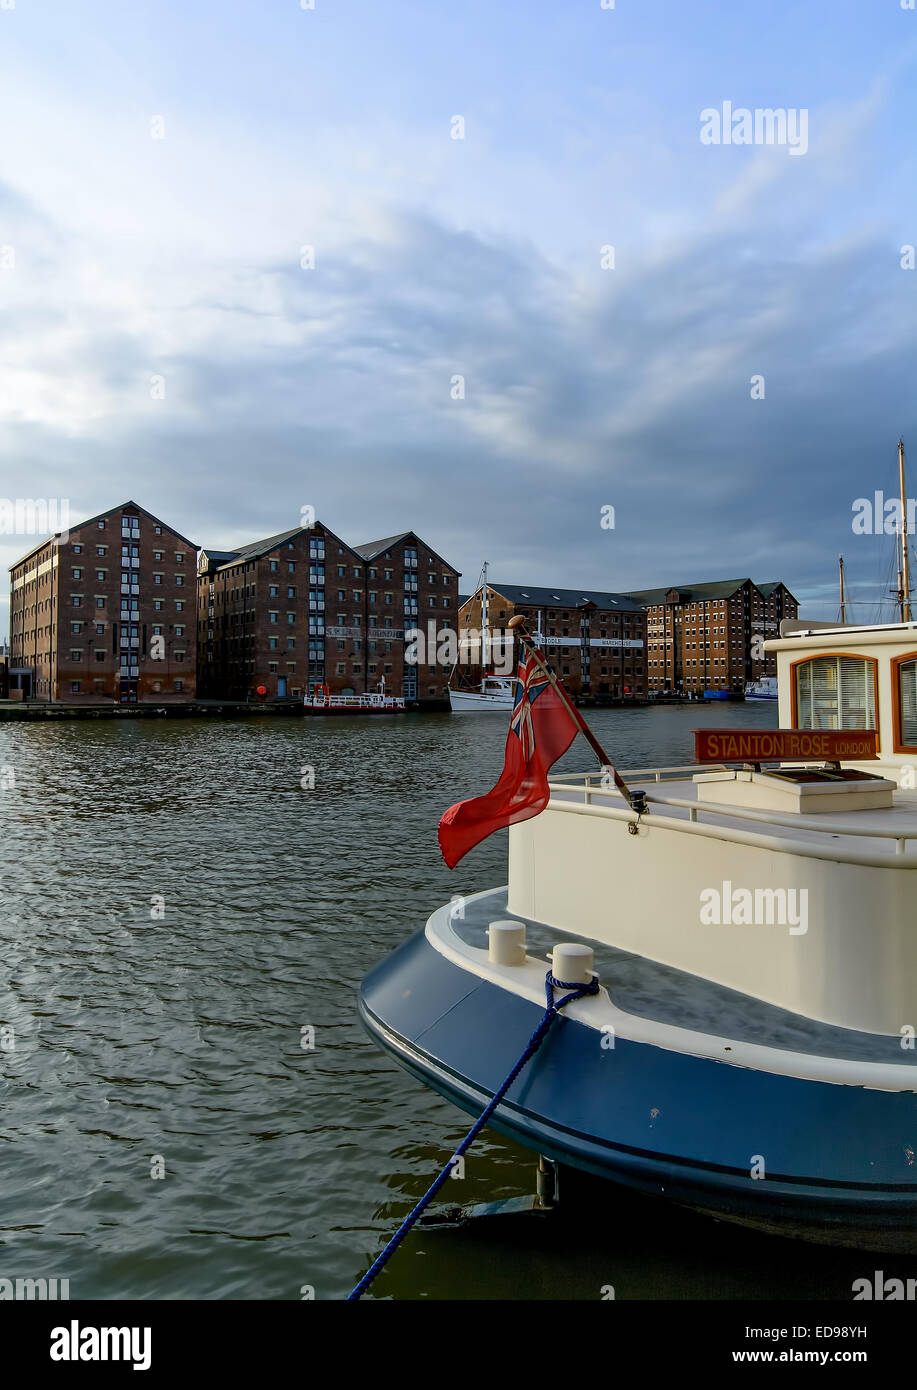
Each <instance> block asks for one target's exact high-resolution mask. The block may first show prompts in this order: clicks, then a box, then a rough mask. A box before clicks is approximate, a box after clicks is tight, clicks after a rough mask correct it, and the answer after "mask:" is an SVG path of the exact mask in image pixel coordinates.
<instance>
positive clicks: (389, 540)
mask: <svg viewBox="0 0 917 1390" xmlns="http://www.w3.org/2000/svg"><path fill="white" fill-rule="evenodd" d="M401 541H416V542H417V544H418V545H422V546H424V547H425V548H426V549H427V550H429V551H430V553H431V555H435V556H436V558H437V560H438V561H439V562H440V564H441V565H445V566H446V569H449V570H451V571H452V573H453V574H461V570H457V569H456V568H455V566H454V565H450V564H449V561H448V560H444V559H443V557H442V555H440V553H439V551H437V550H434V549H433V547H432V545H431V544H430V542H429V541H425V540H424V539H423V537H422V536H418V534H417V532H416V531H402V532H400V534H399V535H397V536H386V537H385V538H384V539H383V540H381V541H367V542H366V543H365V545H353V546H351V547H350V548H351V550H355V551H356V552H357V554H358V555H360V556H362V558H363V559H364V560H366V561H367V562H371V561H373V560H376V559H378V557H379V556H380V555H384V554H385V552H386V550H391V548H392V546H393V545H399V544H400V543H401Z"/></svg>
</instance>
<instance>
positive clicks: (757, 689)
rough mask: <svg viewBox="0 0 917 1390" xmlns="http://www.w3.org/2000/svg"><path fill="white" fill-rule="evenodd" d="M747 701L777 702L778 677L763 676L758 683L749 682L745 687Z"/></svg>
mask: <svg viewBox="0 0 917 1390" xmlns="http://www.w3.org/2000/svg"><path fill="white" fill-rule="evenodd" d="M745 698H746V700H776V698H777V677H776V676H761V677H760V678H759V679H758V680H756V681H749V682H748V685H746V687H745Z"/></svg>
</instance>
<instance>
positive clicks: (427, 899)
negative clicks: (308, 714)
mask: <svg viewBox="0 0 917 1390" xmlns="http://www.w3.org/2000/svg"><path fill="white" fill-rule="evenodd" d="M775 716H776V711H774V710H773V709H772V708H770V707H768V706H760V705H758V706H751V705H748V706H744V707H743V706H733V705H725V704H724V705H717V706H716V707H715V708H712V709H711V708H705V707H702V706H698V707H697V708H677V707H675V708H664V709H659V710H650V709H646V710H607V711H602V712H599V713H597V714H595V715H594V716H591V717H590V722H591V723H592V724H593V727H594V728H595V730H596V732H597V734H598V736H599V738H600V739H601V740H602V741H603V743H604V744H605V745H606V747H607V750H608V752H609V754H611V755H612V756H613V757H615V758H616V759H617V761H618V762H619V764H620V765H621V766H625V767H626V766H636V765H646V764H648V763H658V762H683V761H686V760H688V759H689V758H690V755H691V747H692V745H691V741H690V736H689V730H690V729H691V728H692V727H695V726H696V725H699V724H701V723H705V724H722V725H727V724H728V725H746V726H748V725H753V726H760V727H766V726H769V725H771V724H773V723H775V722H776V718H775ZM505 727H506V726H505V723H504V722H503V721H502V720H501V719H500V718H499V717H496V716H489V715H484V716H479V715H466V716H449V715H442V716H437V715H429V716H417V717H412V716H401V717H393V718H384V719H383V718H370V717H366V718H363V717H355V718H353V719H351V720H346V721H344V720H327V721H324V720H320V719H315V720H303V721H298V720H297V721H287V720H270V719H264V720H260V721H258V720H251V721H244V722H242V721H239V722H231V721H230V722H226V723H220V724H215V723H209V722H196V721H190V720H189V721H183V720H171V719H170V720H163V721H161V722H160V721H155V720H142V721H141V720H138V721H130V722H128V721H125V722H124V723H121V722H118V721H103V720H100V721H98V722H96V721H93V722H92V723H91V724H84V723H73V724H66V723H61V724H53V725H49V726H40V725H38V724H21V725H5V726H3V727H2V728H0V765H2V766H5V767H9V768H12V769H13V771H14V775H15V786H14V787H11V788H8V789H5V790H3V791H0V830H2V846H3V849H2V869H0V890H2V897H0V903H2V908H3V947H4V949H3V955H2V969H0V1026H3V1025H5V1026H6V1027H7V1028H11V1029H13V1030H14V1031H13V1034H12V1036H13V1038H14V1041H15V1047H14V1049H13V1050H9V1048H8V1046H7V1047H6V1048H0V1193H2V1199H0V1203H2V1204H0V1274H2V1275H3V1276H4V1277H42V1276H44V1277H48V1278H50V1277H54V1276H57V1277H60V1278H69V1279H70V1281H71V1283H70V1287H71V1295H72V1296H73V1297H74V1298H119V1297H139V1298H194V1297H197V1298H243V1297H244V1298H270V1299H275V1298H284V1299H298V1298H299V1297H300V1296H301V1293H300V1290H301V1289H302V1288H303V1286H306V1285H311V1286H312V1287H314V1289H315V1296H316V1297H317V1298H338V1297H341V1296H343V1295H344V1294H345V1293H346V1292H347V1291H348V1290H349V1288H350V1287H351V1285H352V1284H353V1283H354V1282H355V1281H356V1279H357V1278H358V1277H359V1275H360V1274H361V1273H362V1272H363V1269H364V1268H365V1266H366V1264H367V1263H368V1262H369V1260H370V1259H371V1258H372V1257H373V1256H374V1255H375V1254H376V1253H378V1250H379V1248H380V1247H381V1244H382V1242H383V1240H384V1238H385V1236H386V1235H387V1234H388V1233H390V1232H391V1231H392V1230H393V1229H394V1227H395V1226H396V1225H397V1224H398V1222H399V1221H400V1220H401V1219H402V1218H403V1216H404V1215H405V1214H406V1212H407V1211H408V1210H409V1208H410V1206H411V1205H412V1204H413V1203H414V1201H416V1199H417V1198H418V1197H419V1196H420V1194H421V1193H422V1192H423V1191H424V1190H425V1188H426V1187H427V1185H428V1183H429V1181H430V1180H431V1179H432V1177H433V1176H434V1175H435V1173H436V1171H437V1170H438V1167H439V1166H440V1165H441V1164H442V1163H443V1162H445V1160H446V1158H447V1157H448V1156H449V1154H450V1153H451V1152H452V1150H453V1149H454V1146H455V1144H456V1143H457V1142H458V1140H459V1138H460V1137H461V1136H462V1134H463V1133H464V1132H465V1128H466V1121H465V1118H464V1117H463V1116H461V1115H460V1114H459V1113H458V1112H457V1111H455V1110H454V1109H452V1108H451V1107H450V1106H448V1105H447V1104H446V1103H445V1102H443V1101H441V1100H439V1099H438V1098H437V1097H435V1096H434V1095H432V1094H431V1093H430V1092H428V1091H426V1090H425V1089H424V1088H423V1087H422V1086H420V1085H419V1084H418V1083H416V1082H415V1081H413V1080H411V1079H410V1078H409V1077H408V1076H406V1075H405V1074H403V1073H402V1072H401V1071H399V1070H398V1068H397V1067H396V1066H395V1065H394V1063H392V1062H390V1061H389V1060H388V1059H387V1058H385V1057H384V1056H382V1055H381V1054H380V1053H378V1052H377V1051H376V1049H375V1048H374V1047H373V1045H372V1044H371V1043H370V1042H369V1040H368V1039H367V1038H366V1037H365V1035H364V1034H363V1031H362V1029H361V1028H360V1026H359V1023H358V1022H357V1019H356V1014H355V992H356V988H357V985H358V982H359V980H360V978H361V976H362V975H363V974H364V972H365V971H366V970H367V969H368V968H369V967H370V966H371V965H372V964H373V963H374V962H375V961H376V960H378V959H379V958H380V957H381V956H382V955H384V954H385V953H386V952H387V951H389V950H391V949H392V948H393V947H394V946H395V945H397V944H398V942H399V941H401V940H402V939H403V938H404V937H405V936H406V935H407V934H408V933H409V932H410V931H412V930H414V929H415V927H417V926H419V925H420V924H421V923H422V922H423V921H424V920H425V918H426V916H427V915H428V914H429V912H430V911H431V910H432V909H433V908H434V907H436V906H437V905H438V904H439V903H440V902H442V901H443V900H444V899H446V898H448V897H449V896H450V894H452V893H459V892H473V891H476V890H478V889H480V888H484V887H488V886H492V885H495V884H498V883H500V882H503V881H504V880H505V855H506V843H505V836H503V835H498V836H494V837H493V838H492V839H491V840H490V841H488V842H486V843H485V844H484V845H482V846H481V847H480V848H479V849H477V850H475V851H474V852H473V853H472V854H471V855H469V856H468V858H467V859H466V860H465V861H463V863H462V865H461V866H460V867H459V869H458V870H457V871H456V872H455V873H454V874H452V873H450V872H449V870H447V869H446V868H445V866H444V865H443V863H442V861H441V859H440V857H439V853H438V849H437V844H436V822H437V819H438V817H439V815H440V814H441V813H442V811H443V810H444V809H445V807H446V806H447V805H449V804H450V803H451V802H452V801H454V800H457V799H459V798H460V797H462V796H466V795H473V794H475V793H479V792H482V791H485V790H487V789H488V788H489V787H490V786H491V785H492V784H493V782H494V781H495V780H496V777H497V774H498V772H499V769H500V766H501V763H502V747H503V742H504V739H505ZM580 742H581V741H580ZM590 758H591V755H590V754H589V751H588V749H587V748H586V747H585V745H582V746H579V745H577V744H575V745H574V749H573V750H572V751H571V752H570V753H569V754H568V755H567V756H566V758H565V759H564V761H563V764H562V767H563V769H564V770H574V769H576V768H577V767H587V766H590V765H591V762H590ZM307 767H313V768H314V770H315V787H314V789H313V790H307V789H304V788H303V786H302V785H301V783H302V782H303V780H305V781H306V782H307V783H308V780H309V779H308V778H307V777H306V778H304V777H303V769H304V768H307ZM304 1030H305V1031H304ZM310 1030H311V1031H310ZM6 1036H7V1037H9V1034H7V1035H6ZM313 1041H314V1046H311V1047H310V1043H312V1042H313ZM532 1168H533V1157H532V1155H530V1154H528V1153H527V1152H526V1151H524V1150H522V1149H519V1148H518V1147H516V1146H515V1145H514V1144H512V1143H510V1142H509V1141H507V1140H504V1139H502V1138H501V1137H500V1136H498V1135H493V1134H488V1135H486V1136H485V1137H483V1138H482V1139H480V1140H479V1141H478V1142H477V1143H476V1144H475V1146H474V1148H473V1149H472V1151H471V1153H470V1155H469V1157H468V1159H467V1161H466V1178H465V1180H464V1181H462V1182H456V1183H454V1184H450V1193H449V1199H450V1200H451V1201H462V1202H466V1201H490V1200H493V1199H494V1198H496V1197H500V1196H509V1195H515V1194H517V1193H519V1192H527V1191H529V1190H531V1183H532ZM159 1171H164V1176H162V1177H156V1176H153V1174H155V1173H157V1172H159ZM451 1189H454V1190H451ZM572 1195H574V1194H572V1193H571V1196H572ZM864 1260H865V1263H864ZM873 1262H874V1260H873V1257H872V1256H857V1255H855V1254H850V1255H848V1254H843V1253H841V1254H838V1252H831V1251H820V1250H817V1249H815V1248H813V1247H807V1246H798V1245H793V1246H790V1245H788V1244H787V1243H786V1242H783V1241H776V1240H768V1239H767V1238H765V1237H761V1236H755V1235H750V1234H749V1233H747V1232H744V1231H741V1230H737V1229H735V1228H732V1227H729V1226H725V1225H719V1224H716V1223H713V1222H711V1221H709V1220H707V1219H704V1218H701V1217H698V1216H694V1215H693V1214H691V1213H684V1212H678V1211H676V1210H674V1209H672V1208H670V1207H668V1206H667V1205H665V1204H663V1203H660V1202H657V1201H654V1200H650V1199H645V1200H639V1199H636V1198H634V1197H633V1196H631V1195H630V1194H626V1193H625V1194H622V1193H620V1192H618V1191H616V1190H615V1189H612V1188H610V1187H608V1186H607V1185H601V1184H600V1185H598V1188H597V1190H595V1192H594V1195H591V1196H590V1216H589V1219H588V1220H584V1219H582V1218H580V1219H578V1220H577V1221H576V1222H571V1221H570V1220H569V1219H566V1220H565V1219H564V1218H563V1217H561V1216H552V1217H550V1218H548V1219H547V1220H541V1219H540V1218H532V1219H528V1218H523V1219H510V1220H508V1221H506V1222H503V1221H496V1222H489V1223H486V1224H485V1225H481V1226H475V1227H473V1228H471V1229H470V1230H468V1229H466V1230H462V1231H446V1232H443V1231H439V1232H423V1233H417V1234H415V1235H413V1236H412V1237H410V1238H409V1240H408V1241H407V1242H406V1243H405V1245H404V1246H403V1247H402V1249H401V1250H400V1252H399V1253H398V1255H397V1256H396V1257H395V1259H394V1260H393V1261H392V1264H391V1265H390V1266H389V1269H388V1271H387V1272H386V1273H385V1274H384V1275H383V1276H382V1277H381V1278H380V1280H379V1281H378V1283H377V1285H376V1286H375V1292H376V1293H377V1295H380V1296H396V1297H399V1298H420V1297H430V1298H475V1297H477V1298H480V1297H489V1298H508V1299H510V1298H520V1297H522V1298H557V1297H574V1298H588V1299H598V1298H600V1297H601V1296H602V1294H601V1292H600V1291H601V1289H602V1288H603V1287H605V1286H609V1285H611V1286H614V1288H615V1290H616V1295H617V1297H619V1298H635V1297H636V1298H654V1297H656V1298H685V1297H715V1298H728V1297H788V1298H789V1297H813V1298H814V1297H825V1296H829V1297H831V1296H838V1297H849V1289H850V1283H851V1282H852V1279H853V1278H854V1277H856V1276H857V1275H858V1274H862V1273H863V1272H864V1271H866V1272H867V1273H868V1272H869V1271H871V1269H872V1263H873ZM893 1263H894V1262H893V1261H891V1260H890V1259H889V1258H887V1257H886V1258H885V1262H884V1264H883V1268H884V1269H886V1270H890V1269H891V1266H892V1264H893ZM867 1265H868V1269H867Z"/></svg>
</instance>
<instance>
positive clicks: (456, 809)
mask: <svg viewBox="0 0 917 1390" xmlns="http://www.w3.org/2000/svg"><path fill="white" fill-rule="evenodd" d="M578 733H579V725H578V724H577V722H576V717H575V715H574V713H573V710H572V708H571V706H570V705H569V704H568V703H567V701H566V700H565V698H564V696H563V695H561V694H560V692H559V691H558V690H557V688H556V687H555V685H554V684H553V682H552V681H551V680H550V678H549V676H548V673H547V670H546V669H545V665H544V658H543V657H542V655H541V653H540V652H539V651H536V650H531V649H529V648H527V647H526V648H524V655H523V656H522V658H521V659H520V662H519V666H518V669H517V672H516V690H515V702H514V704H513V712H512V715H511V717H510V723H509V732H508V733H507V735H506V752H505V754H504V760H503V772H502V775H501V777H500V780H499V782H498V783H497V785H496V786H495V787H494V788H493V790H492V791H489V792H488V793H487V794H486V796H475V797H472V798H470V800H468V801H459V802H457V803H456V804H455V805H454V806H450V807H449V810H448V811H447V812H446V813H445V815H444V816H443V818H442V820H441V821H440V823H439V846H440V849H441V850H442V853H443V858H444V859H445V861H446V863H447V864H448V865H449V868H450V869H454V868H455V866H456V864H457V863H458V862H459V860H460V859H462V858H463V857H464V855H466V854H467V853H468V851H469V850H470V849H473V848H474V846H475V845H477V844H480V842H481V841H482V840H484V839H486V838H487V836H488V835H492V834H493V832H494V831H495V830H504V829H505V828H506V827H507V826H508V825H515V824H516V822H517V821H522V820H528V819H529V818H530V817H531V816H537V815H538V813H539V812H540V811H543V810H544V808H545V806H547V804H548V798H549V796H550V793H549V791H548V770H549V769H550V768H551V767H553V765H554V763H556V762H557V759H558V758H560V757H562V756H563V754H564V753H566V751H567V749H568V748H569V747H570V744H571V743H572V742H573V740H574V738H575V737H576V735H577V734H578Z"/></svg>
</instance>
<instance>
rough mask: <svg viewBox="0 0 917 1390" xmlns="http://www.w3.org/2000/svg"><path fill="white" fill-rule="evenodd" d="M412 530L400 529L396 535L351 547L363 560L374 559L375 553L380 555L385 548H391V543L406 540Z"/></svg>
mask: <svg viewBox="0 0 917 1390" xmlns="http://www.w3.org/2000/svg"><path fill="white" fill-rule="evenodd" d="M413 534H414V533H413V531H402V532H401V533H400V535H397V536H386V537H385V539H384V540H381V541H367V542H366V544H365V545H355V546H354V547H353V548H354V550H355V551H356V552H357V554H358V555H362V556H363V559H364V560H375V558H376V556H377V555H381V554H382V553H383V552H384V551H386V550H391V548H392V546H393V545H397V544H398V542H399V541H406V540H407V538H408V536H412V535H413Z"/></svg>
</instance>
